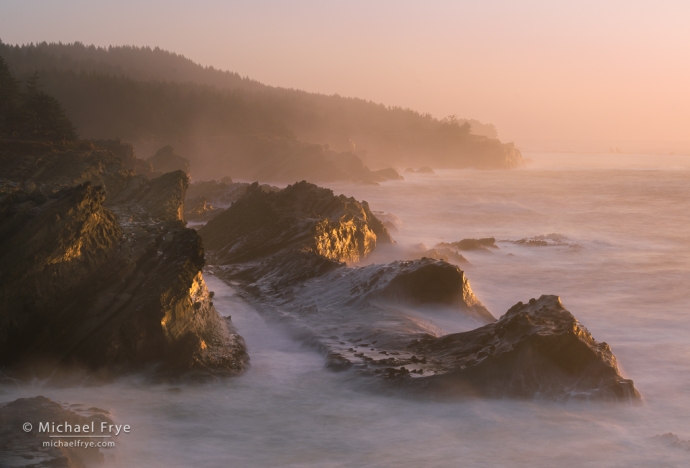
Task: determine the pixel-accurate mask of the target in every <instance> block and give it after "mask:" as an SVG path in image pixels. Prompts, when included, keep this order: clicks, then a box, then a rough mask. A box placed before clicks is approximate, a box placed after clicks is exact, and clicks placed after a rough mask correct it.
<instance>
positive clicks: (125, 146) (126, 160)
mask: <svg viewBox="0 0 690 468" xmlns="http://www.w3.org/2000/svg"><path fill="white" fill-rule="evenodd" d="M93 143H94V145H96V146H97V147H98V148H103V149H106V150H108V151H110V152H111V153H113V154H114V155H115V156H117V157H118V158H120V161H122V164H123V165H124V166H125V169H129V170H131V171H134V173H135V174H143V175H146V174H150V173H151V172H153V165H152V164H151V162H150V161H144V160H143V159H139V158H137V155H136V153H135V152H134V147H133V146H132V145H131V144H129V143H123V142H122V141H121V140H120V139H119V138H118V139H115V140H94V141H93Z"/></svg>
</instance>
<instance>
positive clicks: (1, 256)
mask: <svg viewBox="0 0 690 468" xmlns="http://www.w3.org/2000/svg"><path fill="white" fill-rule="evenodd" d="M27 145H28V144H27ZM24 146H26V145H24ZM24 146H21V145H20V146H16V147H13V148H10V150H8V151H6V152H5V153H4V154H2V158H4V159H3V160H4V161H5V162H7V165H6V166H4V167H3V169H4V171H3V170H2V169H0V176H3V175H4V176H6V178H5V179H0V188H2V189H3V190H4V191H3V192H0V239H2V243H0V278H2V282H1V284H0V300H1V301H2V302H3V303H4V304H6V305H7V306H8V307H6V308H5V307H3V310H2V314H0V365H2V366H7V367H9V371H10V372H11V373H13V375H17V376H19V377H32V376H34V375H39V376H41V375H53V376H54V378H59V374H60V373H59V372H58V373H55V372H54V371H55V369H56V368H58V369H60V370H70V371H73V372H72V373H74V372H76V371H77V370H78V371H79V372H82V371H86V372H90V373H93V371H98V376H100V377H109V376H111V375H116V374H119V373H122V372H132V371H137V370H143V369H151V368H152V367H155V368H156V369H157V373H158V375H161V376H162V375H165V376H171V377H173V376H177V375H180V374H183V373H187V374H190V375H191V374H196V375H207V374H209V373H212V374H223V375H225V374H235V373H237V372H240V371H241V370H242V369H243V368H244V367H245V366H246V364H247V362H248V358H247V355H246V349H245V345H244V342H243V340H242V338H241V337H240V336H239V335H237V333H236V332H235V330H234V329H233V327H232V325H231V324H230V323H229V322H228V321H225V320H222V319H221V318H220V316H219V314H218V313H217V311H216V310H215V309H214V307H213V305H212V302H211V300H210V294H209V293H208V290H207V288H206V285H205V283H204V280H203V277H202V276H201V269H202V267H203V266H204V262H205V259H204V251H203V248H202V246H201V238H200V237H199V236H198V235H197V234H196V232H195V231H194V230H192V229H187V228H185V227H184V221H183V220H184V217H183V211H184V196H185V190H186V187H187V183H188V177H187V175H186V174H185V173H184V172H182V171H176V172H172V173H168V174H164V175H163V176H161V177H158V178H155V179H152V180H149V179H147V178H146V177H144V176H136V175H134V174H132V173H131V171H126V170H124V169H123V166H122V162H121V161H120V160H119V159H118V158H115V157H114V156H113V155H112V153H111V152H104V151H98V150H94V149H93V148H92V147H91V146H86V147H85V149H83V150H79V149H78V148H77V147H76V146H75V147H70V148H68V149H67V150H64V151H63V150H62V149H61V147H58V148H56V151H57V152H58V154H61V155H62V156H64V160H63V161H59V160H56V159H53V158H52V157H51V155H50V154H49V153H48V152H47V149H46V147H45V146H44V145H43V146H41V145H38V149H37V150H36V151H34V148H33V146H32V145H28V149H27V148H26V147H24ZM48 162H54V163H55V164H54V166H50V165H47V163H48ZM89 164H92V165H93V166H94V167H92V168H90V169H89V167H88V165H89ZM51 167H52V168H53V169H52V170H49V169H50V168H51ZM51 174H52V175H51ZM27 175H30V176H31V177H32V178H33V179H32V180H36V181H38V182H39V184H40V190H39V189H38V188H34V189H33V190H31V191H28V190H25V189H23V188H22V185H21V184H16V183H15V181H16V180H17V179H20V178H21V177H25V176H27ZM84 179H86V180H87V182H84V183H81V184H80V185H77V186H70V185H69V184H70V183H71V182H72V181H74V180H78V181H81V180H84ZM96 182H100V183H101V184H103V185H102V186H99V187H96V186H94V184H95V183H96ZM23 186H24V187H26V183H24V185H23Z"/></svg>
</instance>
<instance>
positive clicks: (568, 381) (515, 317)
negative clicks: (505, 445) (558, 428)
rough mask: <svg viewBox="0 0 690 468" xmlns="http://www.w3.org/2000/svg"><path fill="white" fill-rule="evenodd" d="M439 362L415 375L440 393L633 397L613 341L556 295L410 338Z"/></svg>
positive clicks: (413, 346) (427, 388) (417, 349)
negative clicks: (491, 318) (596, 334)
mask: <svg viewBox="0 0 690 468" xmlns="http://www.w3.org/2000/svg"><path fill="white" fill-rule="evenodd" d="M410 349H411V350H413V351H414V352H415V353H416V354H420V353H423V354H424V355H425V357H427V358H428V359H430V360H432V361H434V362H435V363H436V365H437V366H438V367H439V368H441V369H443V371H442V372H437V373H436V375H434V376H430V377H426V378H424V381H421V380H420V382H419V383H420V384H421V385H422V386H423V387H424V389H425V391H428V392H432V393H435V394H439V395H444V394H454V393H455V392H457V391H458V390H461V391H463V392H466V393H468V394H480V395H486V396H491V397H497V398H500V397H504V396H512V397H520V398H535V397H536V398H548V399H559V400H568V399H587V400H588V399H597V400H627V401H630V400H638V399H639V398H640V396H639V393H638V392H637V390H635V387H634V385H633V382H632V380H629V379H624V378H623V377H621V375H620V373H619V371H618V365H617V361H616V358H615V356H614V355H613V353H612V352H611V348H610V347H609V345H608V344H606V343H600V342H597V341H596V340H595V339H594V338H593V337H592V335H591V334H590V333H589V331H588V330H587V329H586V328H585V327H584V326H583V325H581V324H580V323H579V322H578V321H577V320H576V319H575V317H574V316H573V315H572V314H571V313H570V312H568V311H567V310H566V309H565V307H563V304H562V303H561V301H560V299H559V298H558V297H557V296H541V297H540V298H539V299H538V300H532V301H530V303H528V304H523V303H521V302H519V303H518V304H516V305H515V306H513V307H511V308H510V309H509V310H508V312H506V314H505V315H503V316H502V317H501V318H499V319H498V321H496V322H494V323H490V324H488V325H485V326H483V327H480V328H477V329H475V330H472V331H468V332H464V333H455V334H450V335H446V336H442V337H425V338H423V339H421V340H419V341H417V342H414V343H411V344H410Z"/></svg>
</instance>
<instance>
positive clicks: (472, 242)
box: [436, 237, 498, 252]
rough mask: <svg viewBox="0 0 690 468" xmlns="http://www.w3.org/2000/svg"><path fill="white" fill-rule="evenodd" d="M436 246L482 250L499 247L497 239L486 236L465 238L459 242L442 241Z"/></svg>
mask: <svg viewBox="0 0 690 468" xmlns="http://www.w3.org/2000/svg"><path fill="white" fill-rule="evenodd" d="M436 248H446V249H455V250H481V251H485V252H489V251H490V250H489V249H497V248H498V246H497V245H496V239H495V238H493V237H485V238H482V239H463V240H461V241H457V242H450V243H448V242H441V243H439V244H436Z"/></svg>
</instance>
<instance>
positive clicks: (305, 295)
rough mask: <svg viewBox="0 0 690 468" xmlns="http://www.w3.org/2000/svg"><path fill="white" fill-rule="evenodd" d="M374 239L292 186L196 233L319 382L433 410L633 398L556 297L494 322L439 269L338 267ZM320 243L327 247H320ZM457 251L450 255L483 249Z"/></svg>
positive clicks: (351, 218)
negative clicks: (483, 403) (326, 377)
mask: <svg viewBox="0 0 690 468" xmlns="http://www.w3.org/2000/svg"><path fill="white" fill-rule="evenodd" d="M373 219H375V218H373ZM377 221H378V220H377ZM322 223H326V225H327V226H328V228H327V229H321V228H319V226H320V225H321V224H322ZM375 226H376V225H375V224H374V223H372V218H370V217H369V211H368V207H367V206H366V205H365V204H364V203H361V204H360V203H357V202H356V201H354V200H352V199H347V198H345V197H342V196H341V197H335V196H334V195H333V194H332V192H330V191H328V190H325V189H320V188H318V187H316V186H313V185H311V184H306V183H300V184H296V185H294V186H290V187H288V188H286V189H285V190H283V191H281V192H277V193H264V192H262V191H261V190H259V189H258V186H254V187H253V188H251V189H250V190H249V191H248V192H247V194H246V195H245V196H244V197H242V198H241V199H239V200H238V201H237V202H235V204H234V205H233V206H232V207H231V208H230V209H228V210H226V211H225V212H224V213H223V214H221V215H219V216H218V217H216V218H215V219H214V220H212V221H211V222H209V223H208V225H207V226H205V227H204V228H202V229H201V230H200V231H199V232H200V234H201V236H202V238H203V239H204V241H205V243H206V245H207V246H208V248H209V249H212V250H213V259H214V263H219V264H222V265H223V266H222V268H216V269H215V271H216V273H217V274H219V275H220V276H221V277H223V278H225V279H226V280H231V281H234V282H236V284H238V285H239V286H240V288H241V290H242V291H243V295H244V297H245V298H246V299H247V300H249V301H250V302H252V304H254V305H255V306H256V307H257V308H258V309H259V310H260V311H261V312H262V314H263V315H264V316H265V317H267V318H269V319H272V320H275V321H278V322H280V323H282V324H283V325H284V326H286V327H287V328H288V329H289V330H290V331H291V332H292V333H293V334H294V336H295V337H297V338H298V339H300V340H302V341H303V342H304V343H305V344H308V345H310V346H313V347H315V348H316V349H318V350H320V351H321V352H322V353H323V354H324V356H325V357H326V361H327V365H328V366H329V367H330V368H331V369H334V370H349V371H351V372H357V373H359V374H362V375H364V376H368V377H371V378H374V379H375V381H376V382H379V383H381V384H382V385H384V386H386V387H388V386H389V385H390V386H391V387H392V388H395V389H405V390H407V391H410V392H413V393H418V394H420V395H427V396H435V397H442V398H455V397H466V396H471V395H480V396H488V397H496V398H501V397H517V398H546V399H557V400H567V399H571V398H574V399H605V400H635V399H638V398H639V394H638V393H637V391H636V390H635V388H634V386H633V383H632V381H630V380H627V379H624V378H622V377H621V375H620V373H619V371H618V368H617V364H616V359H615V357H614V356H613V354H612V352H611V350H610V348H609V347H608V345H606V344H605V343H598V342H597V341H595V340H594V338H593V337H592V336H591V334H590V333H589V332H588V331H587V329H586V328H584V327H583V326H582V325H581V324H579V322H577V320H576V319H575V318H574V317H573V315H572V314H570V312H568V311H567V310H566V309H565V308H564V307H563V305H562V304H561V302H560V300H559V299H558V298H557V297H556V296H542V297H541V298H540V299H539V300H531V301H530V302H529V303H528V304H522V303H518V304H517V305H516V306H514V307H513V308H511V309H510V310H509V311H508V312H507V313H506V314H505V315H504V316H502V317H501V318H500V319H499V320H496V319H495V318H494V317H493V316H492V315H491V313H490V312H489V311H488V310H487V309H486V308H485V307H484V306H483V305H482V304H481V302H480V301H479V300H478V299H477V298H476V296H475V295H474V294H473V293H472V290H471V288H470V285H469V282H468V281H467V278H466V276H465V274H464V272H463V271H462V270H460V269H459V268H458V267H457V266H454V265H451V264H448V263H446V262H445V261H442V260H434V259H431V258H422V259H420V260H414V261H408V262H393V263H390V264H387V265H369V266H365V267H357V268H351V267H348V266H346V265H345V264H344V263H342V262H345V261H348V262H349V261H353V260H354V261H356V260H357V259H360V258H362V257H363V256H364V255H366V253H368V252H369V251H371V249H373V248H374V247H375V245H376V244H375V243H373V242H369V243H367V242H368V241H367V239H370V238H371V239H374V238H373V237H371V236H370V234H368V233H370V232H371V233H374V234H376V237H375V238H376V239H378V238H379V236H381V237H383V235H382V234H379V233H378V232H375V231H376V230H377V229H379V228H376V227H375ZM346 227H347V228H346ZM345 228H346V229H345ZM323 233H328V236H332V237H328V238H327V239H333V240H332V241H329V242H321V241H320V239H322V236H323ZM457 244H458V245H457V246H456V245H451V244H449V248H450V247H452V248H454V249H459V248H468V249H474V248H477V249H488V248H490V247H493V246H494V245H495V241H494V239H479V240H476V239H473V240H469V241H461V242H459V243H457ZM324 246H325V247H324Z"/></svg>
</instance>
